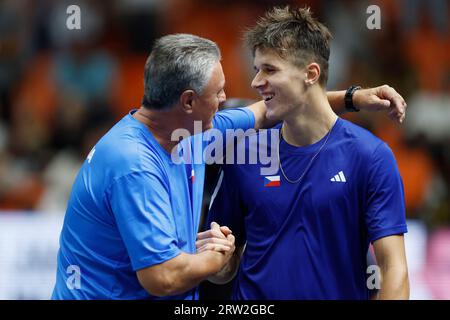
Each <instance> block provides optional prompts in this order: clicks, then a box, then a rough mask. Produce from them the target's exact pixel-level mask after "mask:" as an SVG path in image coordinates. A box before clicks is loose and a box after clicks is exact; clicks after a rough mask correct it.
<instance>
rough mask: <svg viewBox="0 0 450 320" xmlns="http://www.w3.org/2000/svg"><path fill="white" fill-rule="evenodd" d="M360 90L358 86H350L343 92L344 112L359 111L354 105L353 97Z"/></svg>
mask: <svg viewBox="0 0 450 320" xmlns="http://www.w3.org/2000/svg"><path fill="white" fill-rule="evenodd" d="M359 89H361V87H360V86H355V85H353V86H350V87H349V88H348V89H347V90H346V91H345V96H344V103H345V110H347V111H348V112H358V111H359V110H360V109H359V108H358V107H357V104H355V99H354V95H355V93H356V91H357V90H359Z"/></svg>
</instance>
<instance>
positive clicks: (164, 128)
mask: <svg viewBox="0 0 450 320" xmlns="http://www.w3.org/2000/svg"><path fill="white" fill-rule="evenodd" d="M175 113H176V111H175V109H173V110H168V111H156V110H152V109H148V108H145V107H142V106H141V108H140V109H139V110H138V111H136V112H135V113H134V114H133V117H134V118H135V119H136V120H138V121H139V122H141V123H143V124H144V125H145V126H146V127H147V128H148V129H149V130H150V132H151V133H152V135H153V137H154V138H155V140H156V141H157V142H158V143H159V145H160V146H161V147H162V148H163V149H164V150H166V151H167V152H168V153H171V152H172V150H173V148H174V147H175V146H176V145H177V144H178V143H179V141H172V139H171V137H172V132H173V131H174V130H175V129H178V128H181V127H182V126H181V124H180V123H179V122H178V121H177V119H178V117H177V115H176V114H175Z"/></svg>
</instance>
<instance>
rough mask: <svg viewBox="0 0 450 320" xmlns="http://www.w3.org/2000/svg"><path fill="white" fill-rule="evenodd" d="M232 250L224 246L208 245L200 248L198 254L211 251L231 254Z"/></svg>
mask: <svg viewBox="0 0 450 320" xmlns="http://www.w3.org/2000/svg"><path fill="white" fill-rule="evenodd" d="M231 249H232V248H231V247H228V246H224V245H222V244H217V243H207V244H205V245H203V246H201V247H200V248H198V249H197V253H200V252H203V251H207V250H211V251H217V252H229V251H230V250H231Z"/></svg>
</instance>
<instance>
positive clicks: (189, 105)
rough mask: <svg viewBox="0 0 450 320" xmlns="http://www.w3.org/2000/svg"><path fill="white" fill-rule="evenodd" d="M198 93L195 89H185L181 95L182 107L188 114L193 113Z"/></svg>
mask: <svg viewBox="0 0 450 320" xmlns="http://www.w3.org/2000/svg"><path fill="white" fill-rule="evenodd" d="M195 97H196V93H195V91H194V90H185V91H183V93H182V94H181V95H180V103H181V109H182V110H183V111H184V112H186V113H187V114H191V113H192V111H193V107H194V103H195Z"/></svg>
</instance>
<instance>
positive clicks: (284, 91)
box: [252, 49, 307, 120]
mask: <svg viewBox="0 0 450 320" xmlns="http://www.w3.org/2000/svg"><path fill="white" fill-rule="evenodd" d="M254 66H255V69H256V72H257V73H256V75H255V77H254V78H253V81H252V88H254V89H256V90H258V92H259V94H260V95H261V96H262V98H263V99H264V102H265V104H266V106H267V114H266V117H267V118H268V119H272V120H284V119H286V118H287V117H289V115H290V114H292V112H293V111H295V110H296V109H297V107H298V106H300V105H303V104H304V100H305V90H306V86H305V79H306V76H307V75H306V71H305V69H300V68H299V67H297V66H295V65H294V64H293V63H292V62H290V61H288V60H285V59H283V58H281V57H280V56H279V55H278V54H277V53H276V51H274V50H272V49H262V50H261V49H256V51H255V58H254Z"/></svg>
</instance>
